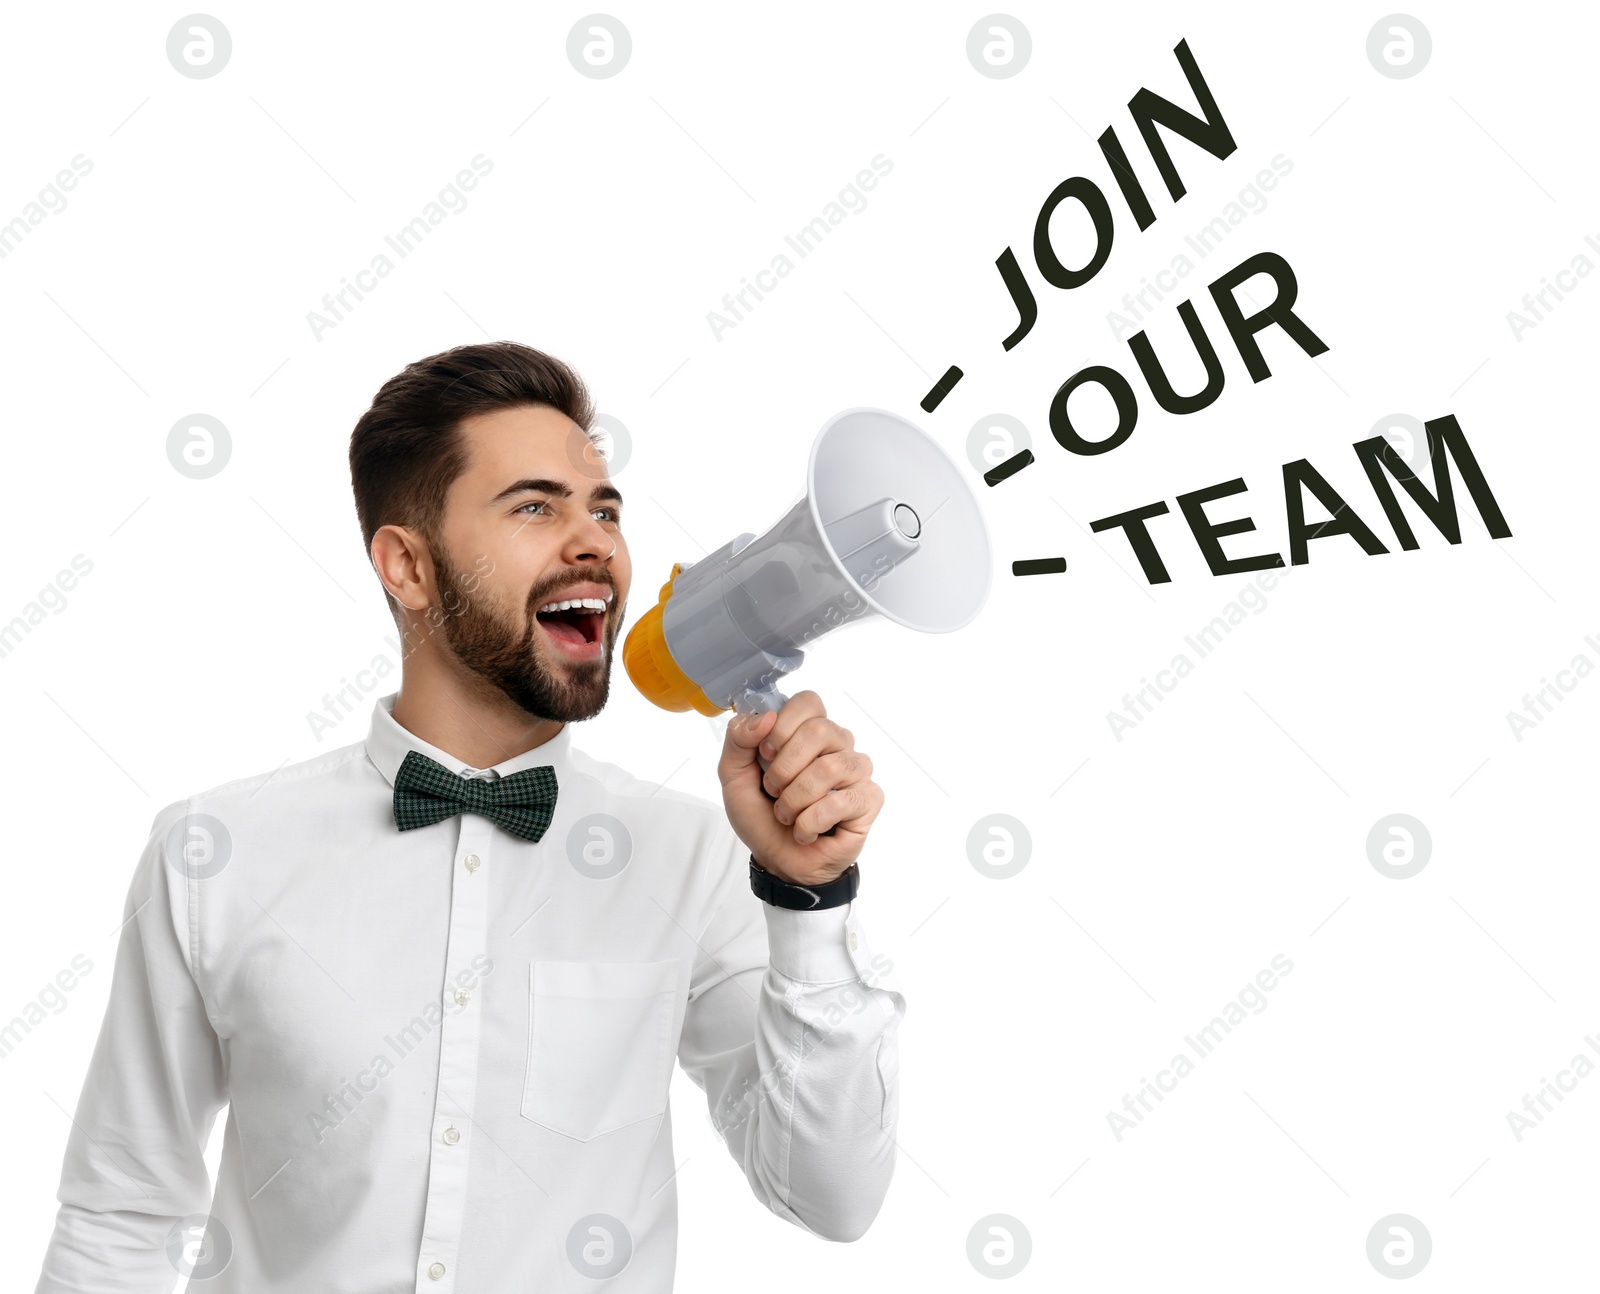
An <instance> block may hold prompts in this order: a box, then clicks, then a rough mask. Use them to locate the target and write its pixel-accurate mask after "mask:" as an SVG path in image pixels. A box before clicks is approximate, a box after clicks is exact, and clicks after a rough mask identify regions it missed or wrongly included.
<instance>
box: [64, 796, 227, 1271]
mask: <svg viewBox="0 0 1600 1294" xmlns="http://www.w3.org/2000/svg"><path fill="white" fill-rule="evenodd" d="M187 819H188V805H187V803H186V802H182V801H180V802H179V803H177V804H173V805H169V806H168V807H167V808H166V809H163V810H162V811H161V812H160V813H158V814H157V815H156V820H155V823H154V825H153V827H152V829H151V833H150V840H149V843H148V844H147V845H146V846H145V849H144V853H143V855H142V856H141V858H140V860H139V864H138V866H137V868H136V869H135V872H134V876H133V881H132V884H131V885H130V886H129V889H128V898H127V902H126V904H125V905H124V908H123V926H122V932H121V934H120V936H119V939H118V944H117V958H116V965H115V968H114V970H113V972H112V982H111V991H110V1000H109V1001H108V1002H107V1004H106V1013H105V1018H104V1020H103V1021H102V1023H101V1026H100V1036H99V1039H98V1040H97V1042H96V1043H95V1049H94V1054H93V1056H92V1058H91V1059H90V1062H89V1072H88V1076H87V1077H86V1078H85V1080H84V1084H83V1091H82V1094H81V1095H80V1096H79V1098H78V1108H77V1113H76V1114H75V1115H74V1116H73V1120H72V1128H71V1131H70V1132H69V1133H68V1137H67V1149H66V1157H65V1161H64V1163H63V1166H62V1171H61V1188H60V1190H59V1191H58V1192H57V1193H56V1198H57V1199H58V1200H59V1201H60V1204H61V1207H60V1209H59V1211H58V1212H57V1214H56V1223H55V1230H54V1233H53V1235H52V1236H51V1239H50V1244H49V1247H48V1248H47V1249H46V1251H45V1257H44V1266H43V1270H42V1272H41V1274H40V1277H39V1284H38V1286H37V1294H135V1292H137V1294H156V1291H161V1292H162V1294H170V1291H171V1290H172V1288H173V1286H174V1285H176V1284H177V1282H178V1278H179V1275H180V1266H179V1263H180V1261H181V1260H182V1259H183V1257H184V1256H185V1252H186V1251H187V1254H188V1256H189V1257H190V1258H191V1259H192V1258H194V1257H195V1256H196V1248H195V1246H196V1245H197V1244H198V1243H199V1236H200V1235H201V1232H200V1231H199V1230H198V1228H199V1227H202V1226H204V1224H205V1217H204V1215H205V1214H207V1213H208V1211H209V1210H210V1207H211V1182H210V1179H209V1176H208V1174H207V1172H206V1165H205V1147H206V1142H207V1139H208V1138H209V1136H210V1133H211V1128H212V1125H213V1123H214V1122H215V1119H216V1116H217V1112H218V1111H219V1110H220V1109H221V1107H222V1105H223V1104H224V1102H225V1101H226V1099H227V1097H226V1070H225V1066H224V1061H223V1055H222V1048H221V1044H220V1042H219V1041H218V1038H217V1035H216V1033H215V1031H214V1030H213V1028H212V1024H211V1021H210V1019H209V1017H208V1015H207V1012H206V1006H205V1003H204V1001H203V1000H202V998H201V993H200V990H199V987H198V985H197V983H196V980H195V973H194V967H195V963H196V960H197V948H198V943H197V941H198V933H199V904H200V890H201V889H202V888H203V886H204V883H205V882H204V881H203V880H201V879H198V878H195V877H192V876H190V875H187V874H186V873H185V871H184V868H183V863H182V860H181V858H179V859H178V860H177V863H178V865H177V866H176V867H174V866H173V865H172V864H173V861H174V858H173V855H172V854H171V853H170V852H169V846H168V837H169V835H170V834H172V833H174V832H176V833H177V834H178V835H179V837H180V838H181V839H187V835H186V833H185V832H184V826H183V824H184V823H185V822H186V820H187ZM180 847H181V846H180ZM184 1219H188V1220H189V1222H190V1223H193V1224H194V1227H193V1228H192V1229H190V1230H188V1231H185V1230H183V1229H181V1228H180V1223H181V1222H183V1220H184Z"/></svg>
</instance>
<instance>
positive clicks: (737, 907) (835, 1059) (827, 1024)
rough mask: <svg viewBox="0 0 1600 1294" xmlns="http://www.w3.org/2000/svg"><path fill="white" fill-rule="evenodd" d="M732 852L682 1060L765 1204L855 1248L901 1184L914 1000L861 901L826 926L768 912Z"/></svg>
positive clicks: (696, 977)
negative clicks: (876, 942)
mask: <svg viewBox="0 0 1600 1294" xmlns="http://www.w3.org/2000/svg"><path fill="white" fill-rule="evenodd" d="M727 839H729V840H730V841H731V844H729V845H728V846H727V848H726V850H725V851H723V850H720V849H719V850H718V856H717V859H716V865H715V878H714V882H713V889H712V894H713V912H712V915H711V918H710V921H709V923H708V924H707V926H706V928H705V930H704V932H703V933H702V934H701V935H700V937H699V941H698V942H699V945H700V948H699V956H698V957H697V959H696V963H695V967H694V972H693V975H692V977H691V979H690V983H689V1001H688V1007H687V1012H686V1017H685V1020H684V1027H683V1036H682V1041H681V1043H680V1045H679V1048H678V1060H679V1063H680V1064H681V1065H682V1066H683V1068H684V1071H685V1072H686V1073H687V1074H688V1075H689V1077H690V1078H691V1079H693V1080H694V1082H695V1084H696V1085H697V1086H698V1087H699V1088H700V1089H701V1090H702V1091H704V1092H705V1094H706V1102H707V1105H708V1107H709V1109H710V1113H711V1122H712V1125H713V1126H714V1127H715V1128H716V1129H717V1132H718V1134H719V1135H720V1136H721V1137H722V1139H723V1141H724V1143H725V1144H726V1145H727V1147H728V1150H729V1151H730V1153H731V1154H732V1155H733V1157H734V1159H735V1160H736V1161H737V1162H738V1163H739V1165H740V1166H741V1167H742V1168H743V1170H744V1175H745V1177H746V1179H747V1180H748V1181H749V1183H750V1188H751V1190H753V1191H754V1192H755V1195H756V1198H757V1199H758V1200H760V1201H761V1202H762V1203H763V1204H765V1205H766V1206H767V1208H769V1209H771V1210H772V1212H774V1213H776V1214H777V1215H778V1216H779V1217H781V1218H785V1219H787V1220H788V1221H790V1222H793V1223H795V1224H797V1225H799V1226H801V1227H804V1228H805V1229H806V1230H808V1231H811V1232H814V1233H815V1234H817V1235H819V1236H823V1237H825V1238H826V1239H829V1240H855V1239H857V1238H858V1237H860V1236H861V1235H862V1234H863V1233H864V1232H865V1231H866V1229H867V1227H868V1226H869V1225H871V1223H872V1220H873V1219H874V1218H875V1217H876V1216H877V1214H878V1210H879V1208H880V1207H881V1206H882V1204H883V1200H884V1196H885V1195H886V1193H887V1192H888V1189H889V1179H890V1178H891V1177H892V1176H893V1174H894V1162H895V1142H894V1131H895V1123H896V1120H897V1117H898V1114H899V1099H898V1082H899V1058H898V1051H897V1042H896V1035H897V1032H898V1029H899V1025H900V1021H901V1019H902V1018H903V1017H904V1015H905V998H904V996H903V995H902V994H901V992H900V990H899V985H898V983H897V982H896V981H895V980H894V977H893V973H892V972H893V965H892V963H891V962H890V961H889V959H888V958H887V957H884V956H882V955H881V954H876V955H875V954H874V953H873V952H872V951H871V949H870V948H869V947H868V945H867V942H866V934H865V932H864V930H863V929H862V924H861V920H860V917H859V914H858V912H857V908H858V906H859V900H858V901H857V902H853V903H850V904H847V905H843V906H840V907H835V908H826V909H824V910H822V911H820V912H799V911H790V910H788V909H785V908H779V907H774V906H773V905H771V904H768V903H764V902H762V901H761V900H760V899H758V898H757V897H756V896H755V895H754V894H753V893H752V892H751V890H750V879H749V850H748V849H746V848H745V846H744V845H743V844H742V843H741V842H740V841H739V839H738V837H737V836H734V835H733V834H732V831H731V829H730V830H729V831H728V833H727Z"/></svg>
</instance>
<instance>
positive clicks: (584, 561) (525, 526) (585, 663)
mask: <svg viewBox="0 0 1600 1294" xmlns="http://www.w3.org/2000/svg"><path fill="white" fill-rule="evenodd" d="M461 434H462V438H463V441H464V443H465V445H466V447H467V465H466V469H465V470H464V471H463V472H462V473H461V475H460V476H458V477H457V478H456V480H455V481H454V483H452V485H451V486H450V492H449V494H448V496H447V497H446V506H445V519H444V525H443V533H442V536H441V537H442V540H443V543H442V548H443V551H441V552H437V553H435V554H434V561H435V567H436V572H437V580H438V586H439V592H440V597H441V601H442V602H443V606H442V607H441V610H442V611H443V612H444V613H445V615H444V621H443V625H442V626H441V627H442V629H443V632H444V636H445V641H446V642H447V644H448V645H449V647H450V649H451V651H452V652H453V653H454V655H455V657H456V659H457V660H459V661H460V663H461V664H462V665H463V666H464V667H465V668H466V669H468V670H470V671H472V672H473V673H474V674H477V675H479V676H481V677H482V678H484V679H486V680H488V681H489V682H490V683H492V684H493V685H494V686H496V687H498V688H499V689H500V690H501V691H502V692H504V693H505V695H506V696H508V697H509V698H510V699H511V700H512V701H514V702H515V703H516V704H517V705H518V706H520V707H521V708H522V709H523V710H524V711H526V712H527V713H528V714H530V715H533V716H535V717H537V718H541V719H555V720H560V721H563V722H567V721H571V720H575V719H588V718H591V717H592V716H594V715H596V714H598V713H599V712H600V710H601V708H602V707H603V706H604V705H605V703H606V697H607V695H608V693H609V691H610V686H611V661H612V656H613V654H614V651H615V647H616V640H617V631H618V630H619V629H620V628H621V625H622V619H623V612H624V607H625V605H626V602H627V597H628V585H629V582H630V580H631V579H632V575H633V567H632V563H631V561H630V559H629V556H628V544H627V541H626V540H625V539H624V538H623V537H622V526H621V521H622V496H621V494H619V493H618V492H617V490H616V488H615V487H614V486H613V485H612V484H611V481H610V480H609V479H608V478H607V476H606V474H605V470H604V466H603V464H602V463H601V462H600V460H599V459H598V458H597V456H596V455H595V453H594V449H593V446H592V445H591V443H590V441H589V438H588V437H587V436H586V435H585V434H584V432H583V430H582V429H581V428H580V427H579V426H578V424H577V423H575V422H573V421H572V419H570V418H568V417H567V416H566V415H565V414H562V413H560V412H558V411H557V410H555V409H551V408H549V407H546V406H525V407H520V408H513V409H499V410H496V411H494V412H493V413H486V414H479V415H477V416H475V417H472V418H468V419H466V420H465V421H464V422H463V423H462V424H461ZM577 599H581V600H586V601H588V602H590V603H591V604H593V603H594V602H595V601H596V600H599V601H600V602H603V603H604V607H603V609H602V608H600V607H598V606H593V605H591V606H590V607H584V606H576V607H570V608H567V609H563V610H556V611H547V612H546V613H545V614H544V615H540V614H539V612H540V609H541V608H544V607H548V606H549V605H550V604H551V603H557V602H566V601H572V600H577Z"/></svg>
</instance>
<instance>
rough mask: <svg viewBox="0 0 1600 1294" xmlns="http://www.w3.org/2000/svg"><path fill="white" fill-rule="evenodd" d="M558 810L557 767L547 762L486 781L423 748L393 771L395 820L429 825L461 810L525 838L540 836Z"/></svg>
mask: <svg viewBox="0 0 1600 1294" xmlns="http://www.w3.org/2000/svg"><path fill="white" fill-rule="evenodd" d="M555 811H556V770H555V769H554V768H553V767H551V766H550V765H549V764H541V765H540V766H539V767H538V768H525V769H523V770H522V771H521V772H520V773H513V774H512V775H511V776H510V777H502V778H499V779H497V780H495V781H482V780H480V779H478V778H473V777H462V776H461V775H460V774H459V773H452V772H451V771H450V770H449V769H448V768H446V767H445V766H444V765H443V764H441V763H439V762H438V761H437V760H432V759H429V758H428V757H427V756H426V755H424V754H423V753H422V752H421V751H417V750H413V751H408V752H407V753H406V757H405V759H404V760H403V761H402V762H401V764H400V770H399V771H398V772H397V773H396V774H395V776H394V825H395V826H397V827H398V828H400V830H401V831H411V830H412V829H414V828H416V827H431V826H432V825H433V824H434V823H435V822H442V821H444V819H446V818H449V817H453V816H454V815H455V814H457V813H476V814H479V815H481V816H483V817H485V818H488V819H489V820H490V821H491V822H494V823H497V824H498V825H500V826H502V827H504V828H505V829H506V830H507V831H509V832H510V833H511V834H512V835H514V836H521V837H522V838H523V839H524V840H538V839H539V837H540V836H542V835H544V833H545V829H546V828H547V827H548V826H549V825H550V819H551V817H552V816H553V815H554V813H555Z"/></svg>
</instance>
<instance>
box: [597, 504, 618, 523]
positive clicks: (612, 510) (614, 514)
mask: <svg viewBox="0 0 1600 1294" xmlns="http://www.w3.org/2000/svg"><path fill="white" fill-rule="evenodd" d="M595 511H596V512H605V513H609V514H610V515H609V516H608V517H607V518H606V520H608V521H615V522H616V523H617V524H618V525H619V526H620V525H621V524H622V517H621V515H620V514H619V513H618V512H617V510H616V509H615V508H596V509H595Z"/></svg>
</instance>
